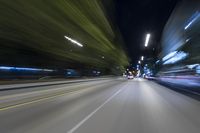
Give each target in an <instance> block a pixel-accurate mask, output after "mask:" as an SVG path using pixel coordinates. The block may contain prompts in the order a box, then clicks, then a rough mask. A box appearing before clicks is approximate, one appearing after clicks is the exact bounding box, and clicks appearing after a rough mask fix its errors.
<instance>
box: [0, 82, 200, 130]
mask: <svg viewBox="0 0 200 133" xmlns="http://www.w3.org/2000/svg"><path fill="white" fill-rule="evenodd" d="M0 133H200V102H199V101H197V100H194V99H192V98H190V97H187V96H185V95H183V94H180V93H178V92H175V91H173V90H170V89H168V88H166V87H163V86H161V85H158V84H156V83H154V82H152V81H147V80H143V79H134V80H125V79H114V78H111V79H107V80H99V81H89V82H82V83H73V84H66V85H64V84H63V85H54V86H45V87H36V88H26V89H19V90H9V91H0Z"/></svg>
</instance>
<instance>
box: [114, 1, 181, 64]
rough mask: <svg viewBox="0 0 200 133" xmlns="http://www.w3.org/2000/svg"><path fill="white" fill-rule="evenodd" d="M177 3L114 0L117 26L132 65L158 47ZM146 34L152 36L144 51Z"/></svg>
mask: <svg viewBox="0 0 200 133" xmlns="http://www.w3.org/2000/svg"><path fill="white" fill-rule="evenodd" d="M177 2H178V0H115V6H116V19H117V24H118V25H119V29H120V31H121V34H122V36H123V39H124V42H125V44H126V46H127V51H128V54H129V56H130V58H131V60H132V63H136V62H137V60H138V59H139V58H140V56H141V55H143V54H144V55H145V53H147V51H148V52H149V51H151V50H152V49H153V48H154V47H155V48H156V46H158V44H159V41H160V38H161V34H162V30H163V28H164V26H165V24H166V22H167V20H168V18H169V16H170V14H171V13H172V11H173V9H174V7H175V6H176V4H177ZM146 33H151V35H152V38H151V43H150V44H149V45H150V47H149V48H148V49H144V42H145V35H146ZM147 56H148V55H147Z"/></svg>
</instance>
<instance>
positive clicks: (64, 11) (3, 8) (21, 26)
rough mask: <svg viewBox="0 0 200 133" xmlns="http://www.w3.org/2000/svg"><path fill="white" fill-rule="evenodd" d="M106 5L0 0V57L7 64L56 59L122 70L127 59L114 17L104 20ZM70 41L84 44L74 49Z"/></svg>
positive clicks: (85, 0) (94, 0) (83, 0)
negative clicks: (112, 19) (111, 65)
mask: <svg viewBox="0 0 200 133" xmlns="http://www.w3.org/2000/svg"><path fill="white" fill-rule="evenodd" d="M107 3H108V2H104V3H103V2H102V1H100V0H47V1H46V0H43V1H41V0H15V1H13V0H1V1H0V29H1V30H0V38H1V39H0V43H1V45H0V55H1V56H0V61H1V62H3V63H5V64H11V66H12V65H13V64H14V65H16V64H17V65H18V66H31V65H33V64H34V65H37V66H36V67H48V65H49V66H54V67H58V65H57V64H56V62H58V63H60V64H61V66H59V67H61V68H62V67H66V66H70V67H74V66H78V65H80V64H81V65H83V66H91V67H98V68H102V69H116V67H118V68H119V70H118V71H121V70H123V68H124V66H126V65H128V57H127V55H126V52H125V51H124V50H123V47H122V45H121V44H123V43H122V41H121V40H120V38H121V37H120V34H119V32H118V31H117V30H116V29H117V28H116V27H115V25H113V24H112V22H113V23H114V21H110V18H109V17H108V15H107V12H108V11H107V9H105V8H104V5H105V4H107ZM109 3H110V4H111V6H112V3H111V2H109ZM109 14H112V11H111V10H109ZM113 14H114V13H113ZM113 29H114V30H113ZM66 35H67V36H66ZM66 37H67V39H68V40H70V41H67V40H66ZM69 37H70V38H69ZM75 40H76V41H75ZM72 42H73V43H75V44H78V45H79V46H81V47H82V44H84V48H82V49H79V48H77V47H76V46H74V45H72V44H71V43H72ZM24 51H25V52H24ZM102 56H103V57H105V58H102ZM5 57H6V59H5ZM54 61H55V63H54ZM63 62H64V63H63ZM111 62H112V64H113V67H112V68H111V67H110V63H111Z"/></svg>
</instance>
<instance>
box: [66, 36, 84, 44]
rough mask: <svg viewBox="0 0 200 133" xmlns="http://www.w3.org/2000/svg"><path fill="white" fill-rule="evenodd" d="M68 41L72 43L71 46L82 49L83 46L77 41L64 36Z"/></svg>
mask: <svg viewBox="0 0 200 133" xmlns="http://www.w3.org/2000/svg"><path fill="white" fill-rule="evenodd" d="M64 37H65V38H66V39H67V40H68V41H70V42H72V43H73V44H76V45H78V46H79V47H83V44H81V43H79V42H78V41H76V40H74V39H72V38H70V37H68V36H64Z"/></svg>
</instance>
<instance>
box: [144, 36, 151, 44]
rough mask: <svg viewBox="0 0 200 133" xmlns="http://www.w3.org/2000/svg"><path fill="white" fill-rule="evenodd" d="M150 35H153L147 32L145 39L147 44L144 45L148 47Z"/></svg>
mask: <svg viewBox="0 0 200 133" xmlns="http://www.w3.org/2000/svg"><path fill="white" fill-rule="evenodd" d="M150 37H151V35H150V34H147V36H146V41H145V45H144V46H145V47H148V44H149V40H150Z"/></svg>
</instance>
